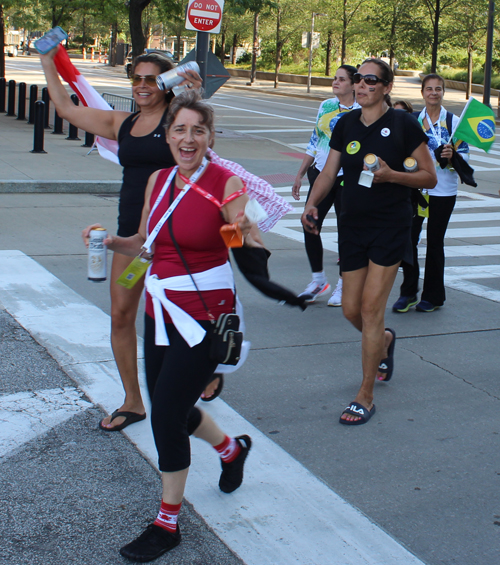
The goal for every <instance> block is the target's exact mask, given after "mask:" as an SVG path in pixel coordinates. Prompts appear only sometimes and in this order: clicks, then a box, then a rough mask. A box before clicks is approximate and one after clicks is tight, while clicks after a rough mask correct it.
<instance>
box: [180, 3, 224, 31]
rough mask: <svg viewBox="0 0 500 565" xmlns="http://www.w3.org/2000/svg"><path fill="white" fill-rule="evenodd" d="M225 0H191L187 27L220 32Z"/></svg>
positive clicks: (187, 13) (187, 15) (195, 29)
mask: <svg viewBox="0 0 500 565" xmlns="http://www.w3.org/2000/svg"><path fill="white" fill-rule="evenodd" d="M223 9H224V0H189V4H188V8H187V12H186V29H192V30H194V31H206V32H209V33H220V24H221V20H222V11H223Z"/></svg>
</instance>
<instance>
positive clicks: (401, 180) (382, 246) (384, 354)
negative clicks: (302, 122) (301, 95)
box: [302, 59, 436, 425]
mask: <svg viewBox="0 0 500 565" xmlns="http://www.w3.org/2000/svg"><path fill="white" fill-rule="evenodd" d="M393 80H394V75H393V72H392V70H391V68H390V67H389V66H388V65H387V64H386V63H384V62H383V61H381V60H379V59H368V60H366V61H365V62H364V63H363V65H362V66H361V67H360V69H359V72H358V73H356V74H355V75H354V83H355V85H354V90H355V95H356V100H357V102H358V103H359V105H360V106H361V110H353V111H352V112H350V113H349V114H346V116H344V117H343V118H342V120H340V121H339V123H338V124H337V126H336V128H335V129H334V130H333V133H332V139H331V141H330V154H329V156H328V160H327V162H326V165H325V167H324V169H323V171H322V173H321V174H320V175H319V177H318V179H317V180H316V182H315V184H314V188H313V191H312V193H311V195H310V197H309V200H308V201H307V204H306V207H305V210H304V214H303V216H302V224H303V225H304V227H305V229H307V230H310V231H311V232H312V233H316V231H317V230H316V228H315V225H314V224H313V223H312V222H310V221H309V220H308V219H307V218H306V215H311V216H312V217H313V218H317V217H318V210H317V207H316V206H317V203H318V202H321V200H322V199H323V198H324V196H325V195H326V194H327V192H328V191H329V189H330V187H331V186H332V185H333V183H334V182H335V179H336V177H337V173H338V171H339V169H340V167H342V168H343V170H344V190H343V193H342V212H341V216H340V223H339V249H340V261H341V269H342V274H343V277H344V292H343V298H342V308H343V312H344V316H345V317H346V318H347V319H348V320H349V321H350V322H351V323H352V324H353V325H354V327H356V328H357V329H358V330H359V331H360V332H361V333H362V339H361V343H362V366H363V380H362V384H361V388H360V389H359V391H358V394H357V395H356V398H355V399H354V401H353V402H352V403H351V404H350V405H349V406H348V407H347V408H346V409H345V410H344V412H343V413H342V415H341V417H340V423H341V424H347V425H360V424H364V423H366V422H367V421H368V420H369V419H370V417H371V416H372V415H373V413H374V412H375V405H374V404H373V388H374V384H375V379H376V377H378V379H379V380H382V381H388V380H390V379H391V377H392V371H393V355H394V345H395V339H396V334H395V332H394V331H393V330H390V329H385V331H384V328H385V324H384V313H385V308H386V305H387V299H388V297H389V293H390V291H391V288H392V285H393V283H394V280H395V278H396V274H397V271H398V267H399V265H400V263H401V260H402V259H406V260H408V259H409V260H410V261H411V257H412V254H411V239H410V231H411V221H412V208H411V203H410V187H411V188H424V187H429V186H435V184H436V173H435V168H434V166H433V163H432V159H431V157H430V153H429V151H428V150H427V147H426V143H427V137H426V136H425V134H424V135H422V134H423V132H422V130H421V128H420V127H419V125H418V123H417V121H416V120H415V118H414V117H413V116H411V115H409V114H407V113H405V112H397V111H395V110H393V109H392V108H390V107H389V104H388V103H390V99H389V93H390V92H391V90H392V85H393ZM369 153H374V154H375V155H377V156H378V160H379V163H380V168H379V170H377V171H376V172H374V173H373V184H372V186H371V187H369V188H368V187H366V186H363V185H361V184H359V181H360V180H361V179H360V175H361V172H362V171H363V169H365V170H366V165H364V162H363V159H364V157H365V156H366V155H367V154H369ZM410 156H411V157H414V158H415V159H416V160H417V163H418V171H416V172H413V173H407V172H404V167H403V162H404V160H405V159H406V158H407V157H410ZM365 175H366V172H365Z"/></svg>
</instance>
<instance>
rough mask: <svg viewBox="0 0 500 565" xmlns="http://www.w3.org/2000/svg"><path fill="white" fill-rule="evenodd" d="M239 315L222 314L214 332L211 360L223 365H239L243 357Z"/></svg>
mask: <svg viewBox="0 0 500 565" xmlns="http://www.w3.org/2000/svg"><path fill="white" fill-rule="evenodd" d="M239 329H240V318H239V316H238V315H237V314H234V313H230V314H221V315H220V316H219V319H218V320H217V323H216V324H215V326H214V328H213V332H212V343H211V346H210V359H212V361H217V363H220V364H222V365H237V364H238V361H239V360H240V357H241V345H242V343H243V332H240V331H239Z"/></svg>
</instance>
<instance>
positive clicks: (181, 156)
mask: <svg viewBox="0 0 500 565" xmlns="http://www.w3.org/2000/svg"><path fill="white" fill-rule="evenodd" d="M165 127H166V130H167V141H168V143H169V145H170V148H171V151H172V154H173V156H174V158H175V161H176V162H177V163H178V166H177V167H173V168H169V169H163V170H160V171H157V172H156V173H153V174H152V175H151V177H150V179H149V182H148V185H147V188H146V196H145V203H144V209H143V212H142V219H141V224H140V227H139V231H138V233H136V234H135V235H133V236H130V237H120V236H111V237H108V239H106V240H105V241H104V243H105V244H106V245H108V247H109V248H110V249H112V250H113V251H115V252H119V253H122V254H123V255H125V256H129V257H134V256H137V255H139V253H141V251H146V252H148V253H149V252H150V253H151V254H152V263H151V266H150V270H149V271H148V274H147V276H146V291H147V292H146V316H145V335H144V358H145V363H146V379H147V385H148V391H149V395H150V398H151V424H152V427H153V435H154V439H155V444H156V448H157V450H158V465H159V469H160V471H161V473H162V484H163V496H162V502H161V508H160V511H159V513H158V516H157V518H156V520H155V521H154V522H153V523H151V524H150V525H149V526H148V527H147V528H146V530H145V531H144V532H143V533H142V534H141V535H140V536H139V537H138V538H137V539H135V540H134V541H132V542H131V543H129V544H127V545H126V546H124V547H122V548H121V550H120V553H121V554H122V555H123V556H124V557H127V558H128V559H130V560H132V561H140V562H146V561H151V560H153V559H156V558H157V557H159V556H160V555H162V554H163V553H165V552H166V551H169V550H170V549H172V548H174V547H175V546H176V545H178V544H179V542H180V540H181V534H180V530H179V526H178V525H177V516H178V514H179V511H180V507H181V503H182V497H183V493H184V487H185V484H186V479H187V476H188V471H189V466H190V440H189V436H190V435H195V436H196V437H198V438H200V439H203V440H205V441H207V442H208V443H210V444H211V445H212V446H213V447H214V449H215V450H216V451H217V452H218V454H219V455H220V458H221V465H222V473H221V475H220V480H219V488H220V490H221V491H222V492H224V493H231V492H233V491H234V490H236V489H237V488H238V487H239V486H240V485H241V483H242V481H243V466H244V463H245V459H246V457H247V455H248V452H249V450H250V447H251V439H250V438H249V437H248V436H247V435H243V436H239V437H236V438H230V437H228V436H227V435H226V434H224V433H223V432H222V431H221V430H220V429H219V428H218V426H217V425H216V424H215V423H214V421H213V420H212V419H211V418H210V416H208V415H207V414H206V413H204V412H202V411H201V410H199V409H198V408H197V407H195V403H196V401H197V400H198V398H199V397H200V394H201V393H202V391H203V390H204V389H205V387H206V385H207V383H208V382H209V381H210V380H211V379H212V377H213V373H214V371H215V369H216V367H217V364H218V361H216V360H214V358H213V356H212V355H211V351H210V349H211V343H212V331H213V327H214V326H213V322H214V321H215V320H217V319H218V318H219V317H220V316H221V315H223V314H227V313H230V312H232V311H233V308H234V305H235V301H236V297H235V287H234V278H233V273H232V270H231V266H230V263H229V262H228V249H227V247H226V245H225V243H224V240H223V239H222V237H221V233H220V230H221V228H222V227H223V226H224V225H225V224H226V223H229V224H232V223H238V224H239V227H240V230H241V232H242V234H243V235H244V241H245V245H254V242H253V239H252V236H251V234H250V230H251V229H252V228H253V224H251V223H250V222H249V221H248V220H247V218H246V216H245V215H244V209H245V205H246V203H247V202H248V197H247V195H246V194H245V187H244V184H243V182H242V181H241V179H240V178H239V177H237V176H235V175H234V174H232V173H231V172H229V171H228V170H227V169H224V168H223V167H220V166H218V165H215V164H213V163H210V162H209V161H208V160H207V159H206V157H205V154H206V152H207V149H208V146H209V143H210V142H211V140H212V139H213V136H214V112H213V109H212V108H211V107H210V106H209V105H208V104H207V103H206V102H205V101H203V100H201V97H200V95H199V93H198V92H197V91H195V90H190V91H186V92H184V93H183V94H181V95H180V96H178V97H177V98H176V99H175V100H174V101H173V102H172V103H171V105H170V109H169V112H168V115H167V120H166V126H165ZM92 227H95V226H89V228H87V230H86V232H87V233H88V232H89V230H90V229H91V228H92Z"/></svg>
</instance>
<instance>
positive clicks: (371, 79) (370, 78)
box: [353, 73, 389, 86]
mask: <svg viewBox="0 0 500 565" xmlns="http://www.w3.org/2000/svg"><path fill="white" fill-rule="evenodd" d="M353 80H354V84H359V83H360V82H361V81H362V80H364V81H365V84H367V85H368V86H375V85H376V84H377V82H381V83H382V84H385V85H387V84H389V81H387V80H384V79H383V78H379V77H378V76H377V75H362V74H360V73H354V77H353Z"/></svg>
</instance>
